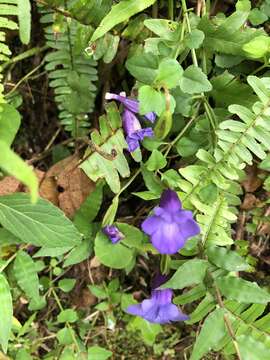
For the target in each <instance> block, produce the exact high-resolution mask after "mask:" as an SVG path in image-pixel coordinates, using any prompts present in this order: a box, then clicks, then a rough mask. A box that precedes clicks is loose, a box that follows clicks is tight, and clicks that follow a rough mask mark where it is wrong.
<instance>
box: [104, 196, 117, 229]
mask: <svg viewBox="0 0 270 360" xmlns="http://www.w3.org/2000/svg"><path fill="white" fill-rule="evenodd" d="M118 205H119V197H118V196H116V197H114V198H113V201H112V203H111V205H110V206H109V207H108V210H107V211H106V213H105V215H104V216H103V220H102V226H105V225H111V224H112V223H113V222H114V218H115V215H116V213H117V209H118Z"/></svg>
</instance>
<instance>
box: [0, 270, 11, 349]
mask: <svg viewBox="0 0 270 360" xmlns="http://www.w3.org/2000/svg"><path fill="white" fill-rule="evenodd" d="M0 304H1V306H0V318H1V321H0V343H1V346H2V349H3V351H4V353H6V352H7V349H8V340H9V338H10V335H11V325H12V315H13V307H12V297H11V293H10V288H9V284H8V282H7V280H6V278H5V277H4V275H2V274H0Z"/></svg>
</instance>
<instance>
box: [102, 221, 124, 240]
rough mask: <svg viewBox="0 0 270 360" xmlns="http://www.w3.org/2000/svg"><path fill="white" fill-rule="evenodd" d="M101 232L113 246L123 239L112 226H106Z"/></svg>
mask: <svg viewBox="0 0 270 360" xmlns="http://www.w3.org/2000/svg"><path fill="white" fill-rule="evenodd" d="M102 231H103V233H104V234H105V235H106V236H107V237H108V238H109V239H110V240H111V242H112V243H113V244H116V243H118V241H120V240H122V239H124V237H125V236H124V235H123V234H122V233H121V232H120V231H119V230H118V229H117V227H116V226H114V225H106V226H104V228H103V229H102Z"/></svg>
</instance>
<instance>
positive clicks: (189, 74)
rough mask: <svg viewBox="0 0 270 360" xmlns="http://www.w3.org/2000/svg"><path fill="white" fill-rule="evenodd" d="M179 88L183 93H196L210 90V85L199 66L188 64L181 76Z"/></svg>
mask: <svg viewBox="0 0 270 360" xmlns="http://www.w3.org/2000/svg"><path fill="white" fill-rule="evenodd" d="M180 88H181V90H182V91H183V92H184V93H187V94H196V93H201V92H207V91H211V90H212V85H211V83H210V81H209V80H208V79H207V76H206V75H205V74H204V73H203V71H202V70H201V69H200V68H199V67H197V66H195V65H190V66H189V67H188V68H186V70H185V71H184V74H183V76H182V77H181V80H180Z"/></svg>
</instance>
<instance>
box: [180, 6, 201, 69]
mask: <svg viewBox="0 0 270 360" xmlns="http://www.w3.org/2000/svg"><path fill="white" fill-rule="evenodd" d="M181 2H182V9H183V13H184V17H185V19H186V22H187V28H188V32H189V33H191V26H190V22H189V16H188V10H187V4H186V0H181ZM191 56H192V61H193V64H194V65H195V66H198V60H197V55H196V51H195V49H191Z"/></svg>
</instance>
